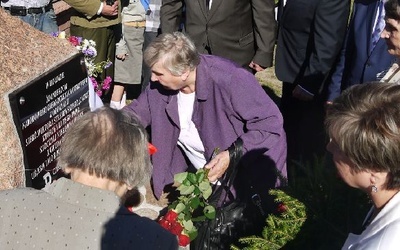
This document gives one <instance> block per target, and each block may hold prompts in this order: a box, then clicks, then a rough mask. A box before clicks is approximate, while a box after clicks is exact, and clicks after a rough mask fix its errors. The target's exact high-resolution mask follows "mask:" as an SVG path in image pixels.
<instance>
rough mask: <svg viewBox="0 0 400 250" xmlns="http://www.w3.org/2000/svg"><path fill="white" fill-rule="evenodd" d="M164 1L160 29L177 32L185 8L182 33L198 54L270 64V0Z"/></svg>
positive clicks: (245, 63)
mask: <svg viewBox="0 0 400 250" xmlns="http://www.w3.org/2000/svg"><path fill="white" fill-rule="evenodd" d="M205 2H206V0H190V1H186V0H185V1H181V0H164V1H163V4H162V6H161V31H162V32H163V33H167V32H173V31H177V30H178V29H179V27H180V25H181V21H182V19H181V16H182V12H183V8H185V15H186V17H185V19H184V20H185V22H184V23H185V32H186V33H187V34H188V35H189V36H190V37H191V38H192V39H193V40H194V43H195V44H196V47H197V49H198V50H199V52H200V53H207V50H206V49H205V47H206V46H207V45H208V46H209V47H210V50H211V53H212V54H214V55H218V56H222V57H225V58H228V59H231V60H233V61H235V62H236V63H238V64H240V65H242V66H244V67H248V65H249V63H250V62H251V61H254V62H255V63H258V64H259V65H261V66H264V67H270V66H272V59H273V51H274V45H275V27H276V24H275V16H274V15H275V14H274V7H275V3H274V0H252V1H243V0H213V1H212V5H211V9H210V10H207V8H206V3H205ZM254 10H256V11H254Z"/></svg>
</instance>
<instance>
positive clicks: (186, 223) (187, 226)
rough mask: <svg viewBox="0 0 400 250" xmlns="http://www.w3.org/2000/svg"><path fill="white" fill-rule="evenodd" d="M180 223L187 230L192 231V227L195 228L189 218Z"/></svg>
mask: <svg viewBox="0 0 400 250" xmlns="http://www.w3.org/2000/svg"><path fill="white" fill-rule="evenodd" d="M182 224H183V227H184V228H185V229H186V230H187V231H188V232H191V231H193V229H194V230H196V228H195V227H194V225H193V222H192V221H191V220H185V221H183V222H182Z"/></svg>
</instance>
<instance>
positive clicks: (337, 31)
mask: <svg viewBox="0 0 400 250" xmlns="http://www.w3.org/2000/svg"><path fill="white" fill-rule="evenodd" d="M349 9H350V4H349V1H343V0H322V1H320V3H319V4H318V6H317V9H316V14H315V20H314V25H313V26H314V29H313V33H312V34H310V36H311V37H312V38H313V42H314V46H313V48H312V49H313V52H312V53H311V56H310V58H309V63H308V65H306V68H305V71H304V76H303V77H302V78H301V79H299V80H298V84H299V85H300V86H301V87H302V88H303V89H305V90H307V91H308V92H310V93H312V94H318V92H319V90H320V88H321V85H322V84H323V82H324V78H325V76H326V74H328V73H329V71H330V70H331V68H332V66H333V64H334V63H335V61H336V59H337V56H338V52H339V51H340V48H341V46H342V43H343V39H344V36H345V32H346V27H347V19H348V15H349Z"/></svg>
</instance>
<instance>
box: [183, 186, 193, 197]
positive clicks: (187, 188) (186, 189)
mask: <svg viewBox="0 0 400 250" xmlns="http://www.w3.org/2000/svg"><path fill="white" fill-rule="evenodd" d="M181 187H182V188H180V192H181V195H188V194H191V193H193V191H194V186H181Z"/></svg>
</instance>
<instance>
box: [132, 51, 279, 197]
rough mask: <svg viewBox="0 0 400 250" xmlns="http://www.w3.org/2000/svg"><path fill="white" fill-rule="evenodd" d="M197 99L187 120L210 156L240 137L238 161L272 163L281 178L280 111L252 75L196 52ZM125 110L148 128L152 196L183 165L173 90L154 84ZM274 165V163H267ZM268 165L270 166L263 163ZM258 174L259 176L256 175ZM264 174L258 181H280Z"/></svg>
mask: <svg viewBox="0 0 400 250" xmlns="http://www.w3.org/2000/svg"><path fill="white" fill-rule="evenodd" d="M195 86H196V87H195V88H196V90H195V91H196V98H195V103H194V110H193V117H192V120H193V122H194V124H195V125H196V128H197V129H198V131H199V135H200V138H201V140H202V142H203V145H204V148H205V158H206V159H209V158H210V156H211V154H212V152H213V150H214V148H216V147H219V148H221V149H222V150H225V149H227V148H228V147H229V146H230V145H231V144H232V143H233V142H234V141H235V140H236V139H237V138H238V137H240V138H242V140H243V154H244V156H243V157H244V158H243V165H245V167H246V168H247V166H248V168H249V170H250V171H251V169H253V170H254V171H253V172H254V173H255V174H256V175H258V176H259V177H260V174H259V173H262V172H265V171H263V168H264V169H266V168H269V169H268V170H267V172H268V173H269V175H270V174H271V173H273V170H271V166H273V165H275V167H276V168H277V169H278V170H279V171H281V173H282V175H283V176H286V137H285V133H284V130H283V120H282V116H281V113H280V111H279V109H278V108H277V106H276V105H275V104H274V102H273V101H272V100H271V99H270V98H269V97H268V95H267V94H266V93H265V91H264V90H263V89H262V87H261V86H260V84H259V83H258V81H257V80H256V78H255V77H254V75H253V74H251V73H249V72H248V71H246V70H245V69H243V68H242V67H240V66H238V65H236V64H234V63H232V62H231V61H228V60H226V59H222V58H220V57H217V56H210V55H201V60H200V64H199V65H198V66H197V69H196V85H195ZM125 110H128V111H131V112H134V113H136V114H137V115H138V116H139V119H140V120H141V122H142V124H143V125H144V126H151V142H152V144H153V145H154V146H156V147H157V149H158V151H157V153H155V154H154V155H153V156H152V162H153V167H154V170H153V187H154V192H155V195H156V196H157V197H159V196H160V195H161V194H162V191H163V188H164V186H165V185H167V184H170V183H172V182H173V176H174V174H176V173H179V172H183V171H186V169H187V163H186V161H185V158H184V155H183V153H182V151H181V150H180V149H179V147H178V145H177V141H178V137H179V132H180V128H179V116H178V104H177V92H176V91H169V90H165V89H164V88H163V87H162V86H161V85H160V84H159V83H157V82H154V83H153V82H152V83H151V85H150V86H148V87H147V88H146V90H145V91H144V92H143V93H142V94H141V95H140V96H139V98H138V99H137V100H134V101H133V102H132V103H131V104H130V105H129V106H127V107H125ZM271 163H273V164H271ZM267 164H269V165H271V166H267ZM261 176H262V175H261ZM267 179H268V176H263V177H262V178H261V177H260V181H262V182H268V181H269V182H271V181H272V182H273V183H271V184H272V186H275V185H279V180H277V179H276V177H275V178H273V179H272V180H267Z"/></svg>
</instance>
